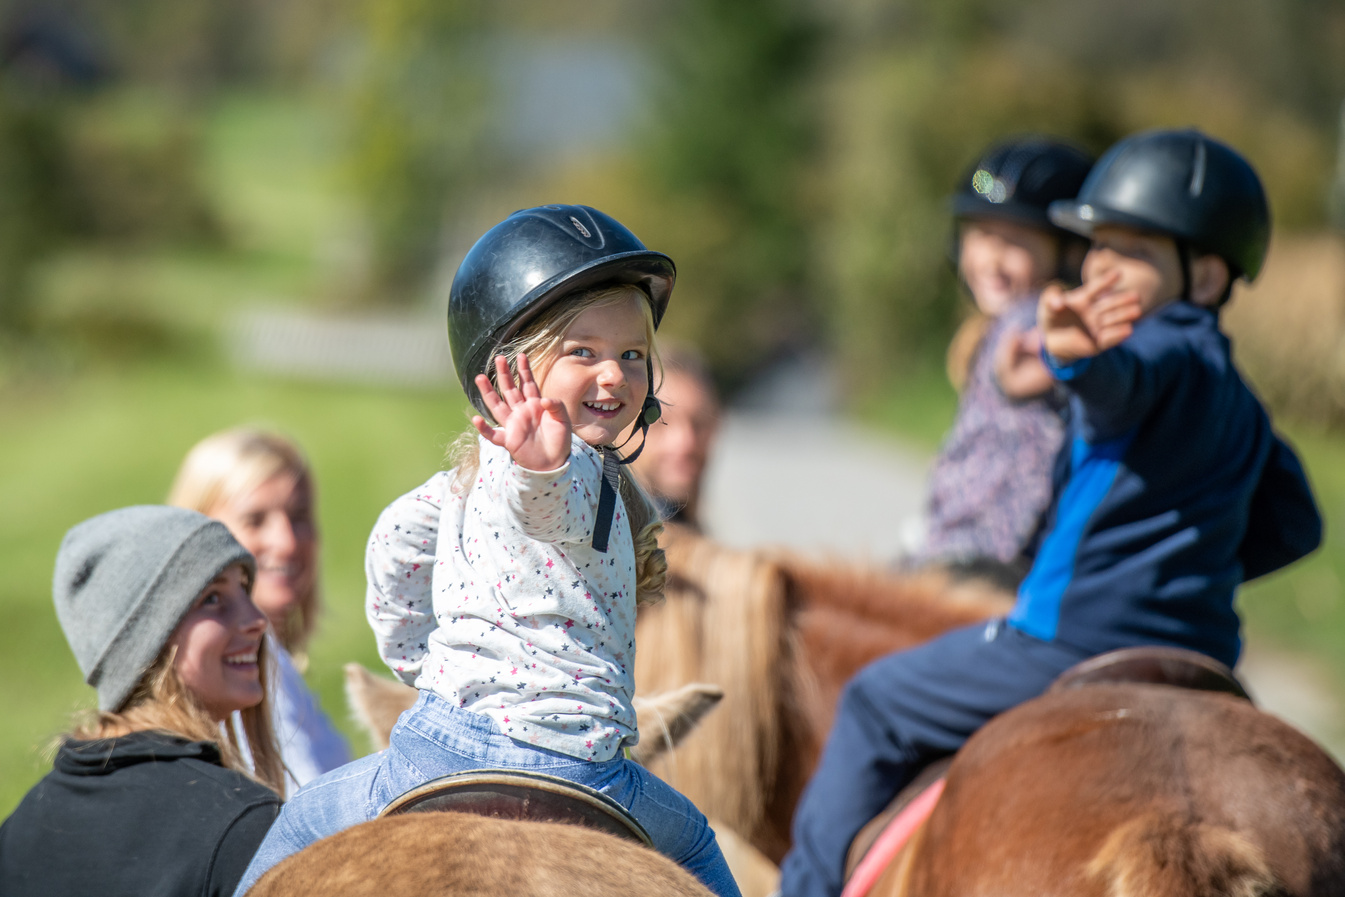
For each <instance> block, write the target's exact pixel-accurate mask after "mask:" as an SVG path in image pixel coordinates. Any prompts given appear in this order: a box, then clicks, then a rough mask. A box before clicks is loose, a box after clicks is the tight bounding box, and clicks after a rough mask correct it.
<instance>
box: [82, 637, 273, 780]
mask: <svg viewBox="0 0 1345 897" xmlns="http://www.w3.org/2000/svg"><path fill="white" fill-rule="evenodd" d="M176 658H177V649H176V648H175V647H174V646H173V645H171V644H169V645H165V646H164V649H163V650H162V651H161V652H160V653H159V656H158V657H157V658H156V659H155V661H154V663H153V664H151V665H150V668H149V669H147V670H146V671H145V673H144V675H142V676H141V677H140V681H139V682H137V683H136V685H135V688H134V689H132V691H131V696H130V697H129V698H127V699H126V703H125V704H124V705H123V706H122V708H121V709H120V710H118V711H115V712H112V711H107V710H101V711H91V712H89V713H88V714H87V715H86V716H85V717H84V718H83V719H79V720H77V721H76V723H75V727H74V731H73V732H72V734H73V736H74V737H75V738H78V739H91V738H119V737H121V736H123V735H129V734H131V733H132V732H143V731H146V730H151V729H154V730H160V731H163V732H167V733H169V734H170V735H176V736H179V737H181V738H186V739H188V740H190V741H210V742H214V743H215V744H216V745H218V746H219V752H220V760H221V762H222V763H223V764H224V766H225V767H226V768H228V769H232V770H235V771H237V772H241V773H243V774H244V775H247V776H249V777H250V778H253V779H256V780H257V781H258V782H261V783H262V784H263V785H265V786H266V787H268V788H270V789H271V790H272V791H274V792H276V793H277V794H283V793H284V790H283V789H284V786H285V766H284V763H283V761H282V760H281V758H280V748H279V746H278V745H277V744H276V738H275V732H274V730H273V728H272V726H271V701H270V698H269V697H268V696H269V695H270V694H271V679H272V663H273V660H272V658H271V655H270V651H269V650H268V648H267V640H266V639H262V640H261V644H260V645H259V646H258V648H257V666H258V670H259V675H260V677H261V684H262V695H263V697H262V700H261V701H260V702H259V703H257V704H256V705H254V706H252V707H247V708H244V709H243V710H240V711H239V712H238V714H237V717H238V718H239V719H241V720H242V724H243V731H242V733H241V736H242V739H246V750H244V747H243V744H242V743H240V733H239V732H238V731H237V729H236V728H235V725H234V722H233V716H232V715H231V716H230V717H229V718H227V719H225V720H224V721H223V722H219V721H217V720H215V719H213V718H212V717H211V715H210V712H209V711H208V710H206V709H205V707H204V706H203V705H202V704H201V702H200V701H199V700H198V699H197V697H196V695H195V694H193V693H192V691H191V690H190V689H189V688H187V685H186V683H184V682H183V681H182V677H181V676H179V675H178V672H177V668H176V667H175V666H174V660H175V659H176ZM248 756H251V758H252V764H251V767H250V768H249V765H248V761H247V759H246V758H247V757H248Z"/></svg>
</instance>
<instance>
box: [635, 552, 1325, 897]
mask: <svg viewBox="0 0 1345 897" xmlns="http://www.w3.org/2000/svg"><path fill="white" fill-rule="evenodd" d="M668 550H669V566H670V570H671V571H672V572H671V577H670V588H669V591H668V599H667V601H666V602H665V603H664V604H662V605H658V606H655V607H652V608H648V609H646V610H644V611H643V612H642V616H641V621H640V628H639V630H638V631H637V644H638V645H639V652H638V654H637V667H636V680H637V682H638V684H639V687H640V688H641V689H643V688H648V687H652V688H658V689H662V688H667V687H669V686H671V685H672V684H675V683H676V682H677V681H679V680H682V681H684V680H685V679H697V678H700V679H705V680H709V681H714V682H716V683H718V684H720V685H721V686H723V688H724V691H725V700H724V702H723V706H722V708H721V709H720V711H719V712H718V713H717V714H715V715H714V716H713V717H711V718H710V719H708V720H707V721H706V723H705V725H704V726H703V727H702V728H700V729H698V730H697V731H696V732H695V733H693V734H692V735H691V736H690V737H689V738H688V739H687V740H686V741H685V742H684V743H683V744H682V745H680V746H679V747H678V748H677V750H675V751H673V752H670V753H669V754H667V755H665V756H664V757H662V758H661V759H660V760H659V761H657V762H655V763H653V764H652V765H651V768H653V769H655V770H656V771H657V772H658V773H659V774H660V775H662V776H664V777H665V778H667V779H668V780H669V781H671V782H672V783H673V784H674V785H676V786H677V787H678V788H679V789H681V790H682V791H684V792H685V793H686V794H688V796H690V797H692V799H693V800H695V801H696V802H697V804H698V805H700V806H701V807H702V809H704V810H705V811H706V812H707V815H711V816H713V817H718V818H719V819H721V820H723V821H725V822H727V823H728V824H729V825H730V826H732V827H734V828H736V829H737V831H738V832H739V833H741V834H743V835H744V836H745V837H747V838H748V840H749V841H751V842H752V843H753V844H754V845H755V846H756V847H758V848H759V849H761V850H762V851H764V852H765V853H766V854H767V855H768V856H771V857H772V858H773V859H777V860H778V858H779V857H781V856H782V855H783V853H784V851H785V849H786V847H787V845H788V824H789V821H790V819H791V817H792V814H793V811H794V808H795V806H796V804H797V801H798V797H799V795H800V793H801V790H802V787H803V785H804V784H805V783H806V780H807V778H808V776H809V775H810V774H811V772H812V769H813V767H814V765H815V764H816V761H817V758H818V756H819V754H820V749H821V746H822V744H823V741H824V738H825V734H826V732H827V731H828V729H829V727H830V725H831V720H832V714H833V712H834V708H835V706H836V703H837V698H838V696H839V694H840V690H841V688H842V686H843V684H844V683H845V682H846V681H847V680H848V679H849V678H850V677H851V676H852V675H853V674H854V673H855V672H856V671H857V670H858V669H859V668H860V667H861V666H863V665H864V664H865V663H867V662H868V661H869V660H871V659H873V658H875V657H878V656H881V655H882V654H885V653H888V652H890V651H893V650H898V649H901V648H905V647H908V646H910V645H912V644H915V643H917V642H919V641H923V640H925V639H927V638H930V637H932V636H934V635H937V634H939V633H941V632H944V631H946V630H948V629H951V628H953V627H955V626H960V625H966V624H968V623H974V622H977V621H979V620H982V619H985V618H987V617H990V616H993V615H997V614H1001V613H1003V612H1004V611H1005V610H1006V609H1007V608H1008V606H1009V603H1010V598H1009V596H1007V595H1005V594H1003V593H1001V592H996V591H995V590H994V589H993V588H991V587H989V586H987V585H984V584H978V583H975V582H968V581H962V582H959V581H956V580H952V579H949V578H948V577H945V576H940V575H938V574H926V575H922V576H916V577H910V576H898V575H893V574H891V573H888V572H883V571H875V570H865V569H863V568H861V567H855V566H845V565H841V564H836V563H809V562H805V561H801V560H799V559H797V558H786V557H779V556H771V555H767V554H764V553H760V552H743V551H734V550H728V549H724V548H722V547H719V546H716V545H714V544H713V543H710V542H708V541H707V540H704V539H701V538H699V537H696V536H694V535H691V534H689V533H685V532H679V533H677V534H676V535H675V536H674V538H673V539H672V540H671V542H670V544H669V546H668ZM1343 783H1345V774H1342V772H1341V770H1340V768H1339V767H1338V766H1337V765H1336V764H1335V763H1334V762H1333V761H1332V760H1331V759H1330V758H1329V757H1328V756H1327V755H1326V754H1325V753H1324V752H1322V751H1321V749H1320V748H1318V747H1317V746H1316V745H1314V744H1313V743H1312V742H1311V741H1310V740H1308V739H1307V738H1305V737H1304V736H1302V735H1301V734H1299V733H1298V732H1296V731H1294V730H1293V729H1292V728H1290V727H1289V726H1287V725H1286V724H1284V723H1282V722H1280V721H1279V720H1277V719H1275V718H1273V717H1271V716H1269V715H1266V714H1263V713H1261V712H1259V711H1257V710H1256V709H1255V708H1254V707H1252V705H1251V704H1250V703H1248V702H1245V701H1240V700H1237V699H1235V698H1231V697H1228V696H1224V695H1216V694H1207V693H1198V692H1186V691H1180V690H1177V689H1174V688H1171V687H1167V686H1154V685H1151V686H1145V685H1126V686H1115V685H1112V686H1101V685H1098V686H1089V687H1088V688H1086V689H1080V690H1079V691H1077V692H1065V693H1060V694H1051V695H1047V696H1043V697H1042V698H1040V699H1038V700H1036V701H1033V702H1030V703H1028V704H1025V705H1023V707H1021V708H1018V709H1015V710H1013V711H1010V712H1008V713H1006V714H1004V715H1003V716H1001V717H999V718H997V719H996V720H995V721H994V722H992V723H991V724H990V725H988V726H987V727H986V728H985V729H984V730H983V731H982V732H981V733H979V734H978V735H977V736H976V737H975V738H974V739H973V740H972V741H971V742H969V744H968V745H967V747H966V748H965V749H964V751H963V752H962V753H961V754H959V755H958V758H957V760H956V761H955V762H954V765H953V773H952V774H950V777H949V780H948V788H947V791H946V792H945V796H944V798H943V800H942V801H941V802H940V805H939V808H938V809H937V810H936V811H935V814H934V816H932V817H931V819H930V821H929V824H928V826H927V827H926V829H924V830H923V832H922V834H921V835H919V837H918V838H917V839H916V841H915V842H914V843H913V844H912V845H910V847H909V848H908V852H907V859H906V861H905V862H904V864H903V865H902V866H901V868H900V870H899V871H896V872H892V873H890V874H889V876H888V879H887V880H886V881H885V882H884V883H883V884H884V887H885V888H886V889H887V890H886V891H885V893H890V894H905V893H911V894H915V893H918V894H922V895H925V894H930V895H934V894H949V895H951V894H977V893H984V894H995V895H1011V894H1019V893H1021V894H1044V893H1045V894H1069V895H1080V897H1094V895H1096V897H1104V895H1105V897H1131V895H1135V897H1138V895H1144V897H1163V895H1167V894H1173V895H1177V894H1183V895H1187V894H1190V895H1204V894H1219V895H1223V894H1228V895H1239V897H1244V895H1245V897H1251V895H1258V894H1275V895H1295V897H1296V895H1309V894H1312V895H1318V894H1345V877H1342V872H1341V870H1342V868H1345V784H1343ZM992 865H993V866H994V869H993V870H991V871H988V872H987V871H986V870H987V868H989V867H990V866H992ZM1026 866H1031V867H1032V870H1031V871H1025V867H1026ZM1160 873H1161V874H1160ZM1020 882H1026V883H1027V884H1026V885H1020ZM1266 883H1270V884H1266ZM902 888H905V890H903V889H902Z"/></svg>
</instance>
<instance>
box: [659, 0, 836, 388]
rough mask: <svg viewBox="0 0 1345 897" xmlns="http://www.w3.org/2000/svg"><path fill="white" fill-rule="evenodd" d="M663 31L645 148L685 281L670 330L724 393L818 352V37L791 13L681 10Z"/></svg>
mask: <svg viewBox="0 0 1345 897" xmlns="http://www.w3.org/2000/svg"><path fill="white" fill-rule="evenodd" d="M663 14H664V17H665V18H664V20H663V21H661V22H660V23H659V30H660V32H661V33H662V34H663V35H664V38H663V41H662V46H661V52H662V58H661V60H660V61H661V62H662V64H663V69H662V72H661V79H662V80H661V86H660V88H658V89H656V91H655V95H654V97H653V99H652V102H651V104H650V108H651V118H652V131H651V132H650V133H648V134H646V135H644V139H643V140H641V141H640V142H639V146H640V148H641V155H642V158H643V161H644V163H645V164H646V166H647V168H648V170H649V171H651V172H652V175H653V180H654V182H655V185H656V189H657V191H658V193H659V203H660V205H661V209H662V211H663V212H664V214H665V220H664V223H663V224H661V225H660V227H661V228H662V231H661V232H660V233H657V234H656V236H657V243H658V245H659V246H660V248H664V249H666V250H667V251H668V252H669V253H670V254H671V255H672V256H673V257H674V258H675V259H676V260H677V264H678V267H679V270H680V272H681V275H680V276H681V283H680V287H679V291H678V299H677V302H678V306H677V314H676V316H674V317H670V318H669V327H670V329H672V331H673V332H674V333H676V334H678V335H679V336H682V337H684V338H686V339H690V340H693V341H694V342H696V343H697V344H699V345H700V346H701V347H702V348H703V349H704V351H705V352H706V353H707V355H708V356H709V357H710V359H711V361H712V363H713V364H714V365H715V368H716V370H717V371H718V372H719V374H720V375H721V376H722V377H724V378H725V379H726V381H728V382H730V383H732V382H734V381H737V380H739V379H740V378H742V377H743V376H744V375H746V374H747V373H748V372H749V371H750V370H751V369H752V368H753V367H754V366H756V365H758V364H760V363H761V362H762V361H764V360H766V359H767V358H768V357H769V355H770V354H771V353H772V352H773V351H774V350H776V349H778V348H780V347H781V346H782V345H786V344H790V343H807V342H813V341H814V340H813V339H812V336H813V334H814V333H815V331H816V328H817V326H818V324H819V323H820V322H821V321H822V320H824V313H823V312H821V310H820V309H819V308H818V307H817V306H816V305H815V304H814V303H812V302H811V301H810V298H811V295H812V294H811V292H810V286H811V285H810V283H809V275H810V271H811V262H812V256H813V247H812V245H811V242H810V234H811V225H812V218H813V211H814V209H815V206H816V197H815V196H813V195H812V190H811V185H812V177H811V176H810V169H811V167H812V165H813V162H814V159H815V151H816V147H817V129H818V107H817V96H816V94H815V92H814V84H815V79H816V74H817V68H816V66H817V61H818V58H819V51H820V49H821V47H822V40H823V33H822V31H821V30H820V22H819V21H818V19H817V17H816V15H815V13H814V12H813V11H812V10H811V9H810V8H809V7H808V6H807V5H806V4H804V3H801V2H794V0H680V2H678V3H676V4H675V5H673V6H671V7H669V8H665V10H664V13H663Z"/></svg>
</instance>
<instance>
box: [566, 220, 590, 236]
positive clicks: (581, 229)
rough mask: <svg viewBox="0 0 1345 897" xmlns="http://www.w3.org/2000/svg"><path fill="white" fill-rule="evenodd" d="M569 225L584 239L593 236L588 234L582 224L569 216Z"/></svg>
mask: <svg viewBox="0 0 1345 897" xmlns="http://www.w3.org/2000/svg"><path fill="white" fill-rule="evenodd" d="M570 223H571V224H573V225H574V229H575V230H577V231H579V235H580V236H582V237H584V238H586V239H587V238H589V237H592V236H593V235H592V234H591V233H589V232H588V228H586V227H584V225H583V223H582V222H580V220H579V219H578V218H576V217H574V216H573V215H571V216H570Z"/></svg>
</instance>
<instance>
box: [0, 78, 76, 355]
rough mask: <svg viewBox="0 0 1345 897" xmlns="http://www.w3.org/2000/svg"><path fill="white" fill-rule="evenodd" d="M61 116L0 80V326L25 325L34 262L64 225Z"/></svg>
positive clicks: (66, 197)
mask: <svg viewBox="0 0 1345 897" xmlns="http://www.w3.org/2000/svg"><path fill="white" fill-rule="evenodd" d="M63 125H64V119H63V116H62V114H61V110H60V109H59V107H58V106H57V105H55V104H52V103H51V102H40V103H39V102H33V101H32V99H31V98H30V97H26V96H24V95H23V94H22V93H17V92H16V91H15V90H14V89H13V85H12V84H10V83H9V82H8V81H7V80H0V331H10V332H13V331H21V330H24V329H26V328H27V326H28V325H29V323H30V321H29V311H30V309H29V296H30V292H29V279H30V277H31V275H32V273H33V270H34V267H35V266H36V265H37V263H38V262H40V261H41V259H42V258H43V257H44V256H45V255H46V254H47V253H48V252H50V251H51V250H52V249H53V248H54V247H55V246H56V245H58V244H59V242H60V240H61V238H62V237H63V236H64V235H65V234H66V233H67V232H68V231H69V223H70V218H71V216H70V206H71V202H70V197H69V194H68V190H67V189H66V188H67V182H66V179H65V178H64V173H65V170H66V164H65V145H64V133H63Z"/></svg>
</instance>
